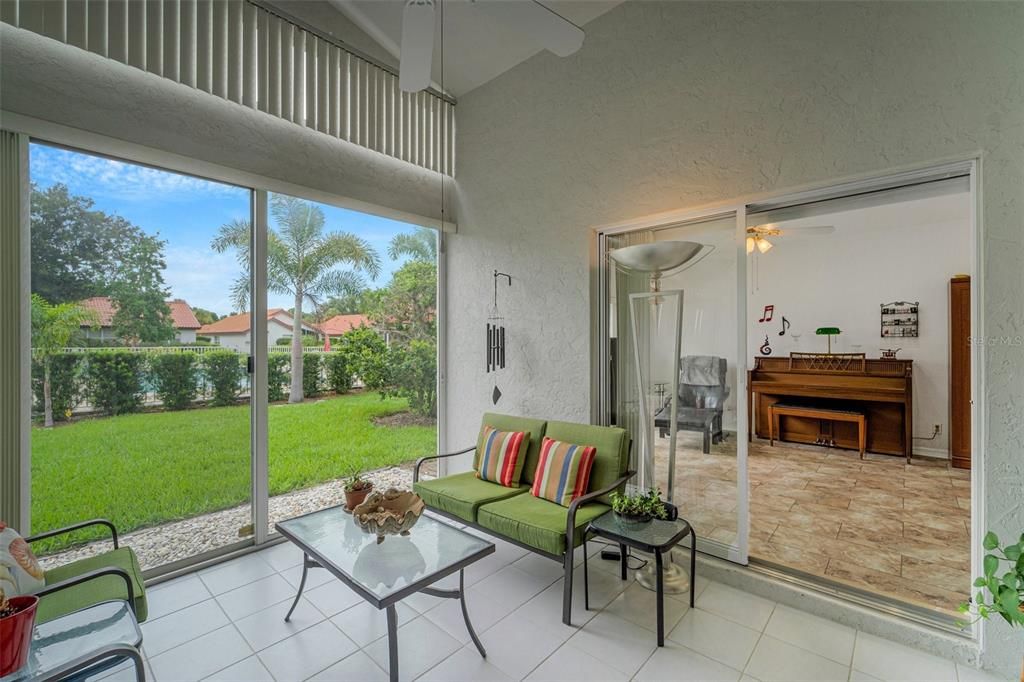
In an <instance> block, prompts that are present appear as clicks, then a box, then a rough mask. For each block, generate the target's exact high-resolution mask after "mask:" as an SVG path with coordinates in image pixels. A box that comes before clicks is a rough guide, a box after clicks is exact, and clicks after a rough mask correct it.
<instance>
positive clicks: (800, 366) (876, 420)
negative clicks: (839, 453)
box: [747, 353, 914, 461]
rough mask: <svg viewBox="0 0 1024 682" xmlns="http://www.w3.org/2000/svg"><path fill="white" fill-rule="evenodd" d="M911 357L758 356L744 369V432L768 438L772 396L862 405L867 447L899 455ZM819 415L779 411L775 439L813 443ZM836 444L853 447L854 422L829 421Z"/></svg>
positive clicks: (909, 419)
mask: <svg viewBox="0 0 1024 682" xmlns="http://www.w3.org/2000/svg"><path fill="white" fill-rule="evenodd" d="M913 362H914V361H913V360H896V359H885V358H881V359H869V358H865V357H864V356H863V355H859V356H858V355H856V354H848V355H842V354H835V355H826V354H814V353H794V354H792V355H791V356H790V357H778V358H772V357H759V358H755V360H754V368H753V369H751V370H749V371H748V373H747V401H748V403H747V415H748V419H749V420H750V422H751V423H750V424H749V425H748V427H749V428H748V433H749V434H757V436H758V437H760V438H768V407H769V406H770V405H772V404H774V403H776V402H785V403H786V404H797V405H806V406H810V407H818V408H824V409H837V410H855V411H861V412H863V413H864V414H865V416H866V417H867V450H868V451H869V452H876V453H882V454H888V455H902V456H904V457H906V458H907V460H908V461H909V459H910V456H911V452H912V448H913V415H914V403H913ZM821 422H822V420H819V419H812V418H805V417H793V416H784V417H781V418H780V424H779V433H778V434H776V435H775V437H776V439H779V440H784V441H791V442H796V443H811V444H814V443H817V442H819V440H820V439H821V434H822V428H823V425H822V423H821ZM828 428H829V433H830V436H831V438H830V440H831V441H833V442H834V444H835V446H836V447H841V448H850V449H857V426H856V425H855V424H852V423H844V422H838V421H837V422H833V423H831V424H829V425H828Z"/></svg>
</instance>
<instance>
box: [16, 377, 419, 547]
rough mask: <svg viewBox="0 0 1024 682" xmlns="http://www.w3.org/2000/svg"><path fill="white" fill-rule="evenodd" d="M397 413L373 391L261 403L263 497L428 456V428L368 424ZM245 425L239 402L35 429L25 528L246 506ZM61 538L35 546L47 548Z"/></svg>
mask: <svg viewBox="0 0 1024 682" xmlns="http://www.w3.org/2000/svg"><path fill="white" fill-rule="evenodd" d="M406 409H408V405H407V403H406V402H405V401H404V400H400V399H389V400H381V399H380V397H379V396H378V395H377V394H376V393H364V394H351V395H345V396H338V397H329V398H325V399H323V400H315V401H314V400H311V401H307V402H305V403H301V404H297V405H290V404H274V405H271V406H270V412H269V415H268V430H269V445H270V451H269V478H270V494H271V495H279V494H281V493H285V492H289V491H291V490H296V489H300V488H306V487H309V486H311V485H315V484H317V483H322V482H324V481H329V480H333V479H336V478H339V477H341V476H344V475H345V474H346V473H347V469H348V465H349V463H350V462H352V461H358V462H360V463H361V465H362V468H363V469H364V470H369V469H376V468H379V467H383V466H389V465H394V464H399V463H401V462H406V461H409V460H412V459H415V458H416V457H419V456H422V455H424V454H428V453H431V452H434V451H435V450H436V446H435V429H434V428H433V427H426V426H403V427H384V426H376V425H374V424H373V422H372V419H373V417H375V416H382V415H387V414H394V413H396V412H402V411H405V410H406ZM249 423H250V414H249V406H248V405H239V406H235V407H217V408H205V409H196V410H183V411H180V412H152V413H143V414H131V415H124V416H119V417H109V418H99V419H83V420H81V421H78V422H74V423H72V424H67V425H64V426H58V427H56V428H52V429H43V428H33V429H32V528H33V530H35V531H42V530H45V529H50V528H59V527H61V526H65V525H68V524H71V523H74V522H76V521H82V520H85V519H91V518H95V517H103V518H108V519H110V520H111V521H113V522H114V524H115V525H116V526H117V527H118V530H119V531H120V532H128V531H130V530H134V529H137V528H143V527H146V526H153V525H157V524H160V523H164V522H167V521H175V520H180V519H186V518H189V517H192V516H196V515H198V514H203V513H207V512H211V511H217V510H220V509H227V508H229V507H234V506H237V505H239V504H243V503H245V502H248V501H249V498H250V487H251V481H250V464H249V459H250V458H249ZM95 535H96V536H102V533H96V534H95ZM88 537H89V536H88V535H87V534H86V533H80V534H79V535H78V536H77V537H76V538H75V540H76V541H81V540H83V539H86V538H88ZM47 542H48V543H49V544H44V543H47ZM67 544H68V540H67V539H65V540H63V541H60V542H56V541H54V542H50V541H44V542H40V543H33V548H34V549H36V550H37V551H39V550H42V552H44V553H45V552H46V551H54V550H56V549H59V548H61V547H64V546H67Z"/></svg>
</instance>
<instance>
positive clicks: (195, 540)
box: [39, 466, 412, 570]
mask: <svg viewBox="0 0 1024 682" xmlns="http://www.w3.org/2000/svg"><path fill="white" fill-rule="evenodd" d="M365 478H367V479H369V480H371V481H373V485H374V488H376V489H378V490H384V489H387V488H389V487H390V488H399V489H405V490H411V489H412V467H411V466H409V467H397V466H396V467H389V468H385V469H378V470H377V471H371V472H369V473H367V474H365ZM344 501H345V492H344V484H343V479H340V478H339V479H335V480H333V481H329V482H327V483H321V484H320V485H317V486H314V487H312V488H306V489H305V490H296V491H294V492H290V493H286V494H284V495H278V496H276V497H272V498H270V529H271V531H273V528H274V523H276V522H277V521H281V520H283V519H290V518H292V517H294V516H300V515H302V514H306V513H308V512H312V511H316V510H318V509H324V508H325V507H332V506H335V505H338V504H342V503H343V502H344ZM251 525H252V514H251V505H249V504H245V505H240V506H238V507H233V508H231V509H224V510H222V511H218V512H212V513H210V514H203V515H201V516H194V517H192V518H190V519H185V520H183V521H173V522H170V523H165V524H162V525H159V526H154V527H152V528H143V529H140V530H136V531H132V532H130V533H125V534H124V535H121V536H119V538H118V540H119V544H120V545H122V546H128V547H131V548H132V549H133V550H135V554H136V555H137V556H138V558H139V563H140V564H141V565H142V570H146V569H149V568H155V567H157V566H161V565H164V564H168V563H170V562H172V561H178V560H180V559H187V558H189V557H193V556H196V555H198V554H202V553H204V552H208V551H210V550H214V549H219V548H221V547H224V546H226V545H229V544H231V543H233V542H238V541H239V540H240V539H242V538H243V537H246V536H247V535H248V534H246V535H242V534H241V533H240V529H241V528H242V527H243V526H249V527H250V528H251ZM111 549H113V543H112V542H111V541H109V540H99V541H96V542H90V543H89V544H86V545H81V546H78V547H74V548H72V549H68V550H65V551H62V552H57V553H56V554H50V555H47V556H43V557H40V558H39V563H40V564H41V565H42V567H43V568H44V569H49V568H54V567H55V566H60V565H62V564H67V563H70V562H72V561H77V560H78V559H84V558H86V557H90V556H95V555H97V554H100V553H102V552H106V551H109V550H111Z"/></svg>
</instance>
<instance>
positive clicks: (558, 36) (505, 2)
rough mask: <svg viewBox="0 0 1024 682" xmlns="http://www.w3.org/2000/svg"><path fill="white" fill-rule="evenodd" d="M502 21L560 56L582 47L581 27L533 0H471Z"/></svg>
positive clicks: (583, 35)
mask: <svg viewBox="0 0 1024 682" xmlns="http://www.w3.org/2000/svg"><path fill="white" fill-rule="evenodd" d="M473 4H475V5H476V6H477V7H484V8H486V9H487V11H488V12H490V13H491V14H492V15H494V16H495V18H497V19H499V20H501V21H502V22H503V23H505V24H508V25H510V26H514V27H516V29H517V30H519V31H521V32H522V33H523V35H525V36H530V37H532V38H534V39H536V40H537V41H538V42H539V43H540V44H541V45H543V46H544V48H545V49H547V50H550V51H551V52H554V53H555V54H556V55H558V56H559V57H568V56H569V55H571V54H572V53H574V52H576V50H578V49H580V48H581V47H583V38H584V37H585V35H586V34H584V33H583V29H582V28H580V27H579V26H577V25H576V24H574V23H572V22H571V21H569V20H568V19H566V18H565V17H563V16H561V15H560V14H557V13H556V12H555V11H554V10H551V9H548V8H547V7H545V6H544V5H542V4H541V3H539V2H536V1H535V0H473Z"/></svg>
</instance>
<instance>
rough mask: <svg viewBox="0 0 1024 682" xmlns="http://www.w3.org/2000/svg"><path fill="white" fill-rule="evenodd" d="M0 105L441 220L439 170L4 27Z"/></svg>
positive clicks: (1, 34) (1, 27)
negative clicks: (390, 155)
mask: <svg viewBox="0 0 1024 682" xmlns="http://www.w3.org/2000/svg"><path fill="white" fill-rule="evenodd" d="M0 107H2V108H3V110H4V111H6V112H12V113H17V114H23V115H25V116H31V117H34V118H38V119H42V120H45V121H50V122H53V123H58V124H61V125H64V126H69V127H71V128H78V129H81V130H85V131H89V132H92V133H99V134H101V135H106V136H108V137H111V138H115V139H117V140H124V141H126V142H131V143H134V144H139V145H143V146H145V147H149V148H152V149H157V150H161V151H165V152H171V153H173V154H179V155H182V156H185V157H188V158H191V159H198V160H200V161H206V162H209V163H213V164H218V165H220V166H225V167H228V168H231V169H235V170H240V171H244V172H247V173H253V174H256V175H259V176H263V177H267V178H273V179H276V180H281V181H283V182H287V183H290V184H291V185H295V186H299V187H305V188H309V189H313V190H317V191H320V192H325V193H327V194H330V195H334V196H336V197H341V198H347V199H354V200H356V201H359V202H365V203H367V204H371V205H376V206H384V207H387V208H390V209H394V210H396V211H402V212H405V213H410V214H414V215H417V216H423V217H426V218H431V219H436V218H439V217H440V206H441V201H440V198H439V197H440V195H441V176H440V175H439V174H437V173H433V172H430V171H427V170H423V169H420V168H417V167H415V166H412V165H410V164H408V163H405V162H403V161H399V160H398V159H394V158H391V157H389V156H385V155H384V154H379V153H377V152H373V151H370V150H368V149H365V148H363V147H360V146H358V145H354V144H350V143H348V142H344V141H342V140H339V139H336V138H333V137H331V136H329V135H325V134H323V133H319V132H316V131H313V130H310V129H309V128H305V127H303V126H300V125H297V124H294V123H289V122H288V121H285V120H283V119H280V118H276V117H274V116H271V115H269V114H264V113H262V112H259V111H255V110H253V109H250V108H248V107H245V106H242V105H240V104H234V103H231V102H227V101H225V100H223V99H221V98H219V97H215V96H213V95H210V94H207V93H205V92H202V91H200V90H195V89H193V88H190V87H188V86H185V85H179V84H177V83H174V82H173V81H170V80H167V79H165V78H161V77H160V76H156V75H153V74H150V73H146V72H143V71H141V70H139V69H136V68H133V67H130V66H126V65H124V64H118V63H117V62H114V61H112V60H109V59H106V58H104V57H100V56H99V55H95V54H93V53H91V52H86V51H85V50H81V49H78V48H76V47H71V46H69V45H64V44H62V43H60V42H57V41H55V40H51V39H50V38H45V37H43V36H40V35H36V34H35V33H30V32H29V31H26V30H23V29H18V28H14V27H12V26H10V25H9V24H0ZM0 123H2V122H0Z"/></svg>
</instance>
